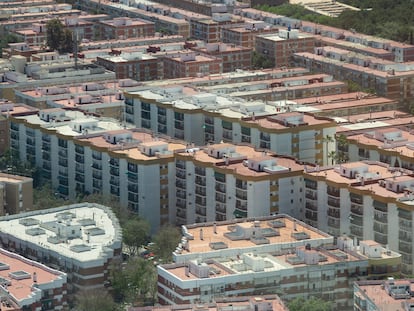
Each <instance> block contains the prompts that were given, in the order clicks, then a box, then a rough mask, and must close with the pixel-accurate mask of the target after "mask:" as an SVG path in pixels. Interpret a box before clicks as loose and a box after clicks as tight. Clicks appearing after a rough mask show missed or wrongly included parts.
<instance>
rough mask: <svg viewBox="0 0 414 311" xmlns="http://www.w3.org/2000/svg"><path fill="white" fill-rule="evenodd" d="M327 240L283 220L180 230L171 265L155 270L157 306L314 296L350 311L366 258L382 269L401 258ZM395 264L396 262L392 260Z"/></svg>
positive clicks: (250, 220)
mask: <svg viewBox="0 0 414 311" xmlns="http://www.w3.org/2000/svg"><path fill="white" fill-rule="evenodd" d="M333 243H334V239H333V237H332V236H330V235H328V234H326V233H323V232H322V231H319V230H318V229H315V228H313V227H311V226H308V225H306V224H304V223H302V222H300V221H297V220H296V219H294V218H291V217H289V216H285V215H277V216H270V217H269V216H268V217H261V218H260V217H259V218H257V217H256V218H247V219H237V220H233V221H225V222H214V223H211V222H210V223H203V224H195V225H187V226H183V227H182V239H181V242H180V243H179V245H178V246H177V249H176V251H175V252H174V263H173V264H165V265H159V266H158V267H157V269H158V298H159V301H160V303H161V304H191V303H195V302H197V303H207V302H210V301H213V300H214V299H215V298H216V297H229V296H245V295H263V294H268V293H273V294H274V293H277V294H278V295H279V296H280V297H281V298H282V299H284V300H285V301H286V300H287V301H289V300H292V299H295V298H297V297H302V298H305V299H306V298H309V297H311V296H317V297H320V298H322V299H325V300H331V301H334V305H335V307H336V308H337V309H338V310H352V305H353V301H352V299H350V297H352V295H351V294H352V284H353V281H354V280H356V279H357V278H361V279H365V278H366V277H367V275H368V271H369V258H370V257H372V256H376V258H377V259H380V260H383V264H384V265H388V261H389V260H391V261H392V262H393V264H394V263H395V262H394V260H395V258H397V259H398V258H399V257H400V255H399V254H395V253H391V252H390V254H389V255H387V253H386V252H385V249H383V248H381V247H375V250H376V251H377V253H378V254H374V253H375V252H374V247H370V244H369V243H367V244H366V245H365V246H364V248H363V249H360V248H356V247H355V246H354V244H353V240H352V239H350V238H346V237H340V238H338V245H337V246H336V245H334V244H333ZM396 264H397V266H398V260H397V263H396Z"/></svg>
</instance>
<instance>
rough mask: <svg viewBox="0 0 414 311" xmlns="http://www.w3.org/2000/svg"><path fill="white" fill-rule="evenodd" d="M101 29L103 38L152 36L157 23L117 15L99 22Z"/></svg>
mask: <svg viewBox="0 0 414 311" xmlns="http://www.w3.org/2000/svg"><path fill="white" fill-rule="evenodd" d="M99 31H100V37H101V39H106V40H111V39H128V38H140V37H152V36H154V34H155V25H154V23H152V22H148V21H145V20H140V19H131V18H128V17H117V18H115V19H112V20H106V21H101V22H99Z"/></svg>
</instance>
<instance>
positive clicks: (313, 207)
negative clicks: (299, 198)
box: [305, 202, 318, 211]
mask: <svg viewBox="0 0 414 311" xmlns="http://www.w3.org/2000/svg"><path fill="white" fill-rule="evenodd" d="M305 208H306V209H308V210H312V211H318V205H317V204H313V203H311V202H306V204H305Z"/></svg>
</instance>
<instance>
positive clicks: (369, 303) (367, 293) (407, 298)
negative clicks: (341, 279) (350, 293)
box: [354, 277, 414, 311]
mask: <svg viewBox="0 0 414 311" xmlns="http://www.w3.org/2000/svg"><path fill="white" fill-rule="evenodd" d="M412 288H413V280H412V279H402V280H396V279H394V278H392V277H389V278H388V279H387V280H383V281H357V282H355V283H354V310H355V311H364V310H372V311H380V310H401V311H410V310H411V309H412V308H413V307H414V298H413V296H412V293H413V290H412Z"/></svg>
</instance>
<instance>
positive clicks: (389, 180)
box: [303, 160, 414, 274]
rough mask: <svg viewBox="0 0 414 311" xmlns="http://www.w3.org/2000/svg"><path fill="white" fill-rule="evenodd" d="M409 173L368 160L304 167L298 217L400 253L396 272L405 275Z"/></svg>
mask: <svg viewBox="0 0 414 311" xmlns="http://www.w3.org/2000/svg"><path fill="white" fill-rule="evenodd" d="M411 174H412V172H411V171H409V170H406V169H402V168H399V167H393V166H390V165H388V164H386V163H381V162H376V161H373V160H369V161H364V162H352V163H345V164H339V165H336V166H334V167H331V168H324V169H318V168H312V169H309V168H306V169H305V173H304V182H305V189H304V191H305V207H304V216H303V219H304V221H305V222H306V223H308V224H310V225H313V226H315V227H317V228H319V229H321V230H324V231H326V232H329V233H330V234H333V235H335V236H340V235H341V234H343V233H345V234H347V235H349V236H351V237H352V238H355V239H356V240H357V241H361V240H374V241H375V242H377V243H380V244H381V245H387V247H388V248H389V249H390V250H392V251H395V252H398V253H400V254H401V255H402V257H401V271H402V272H403V273H404V274H411V273H412V271H413V268H414V266H413V250H412V247H411V236H412V230H413V229H412V228H413V227H412V219H413V213H412V204H413V199H412V195H411V191H412V190H411V185H412V183H413V181H414V179H413V177H412V175H411ZM388 272H389V271H388Z"/></svg>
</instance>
